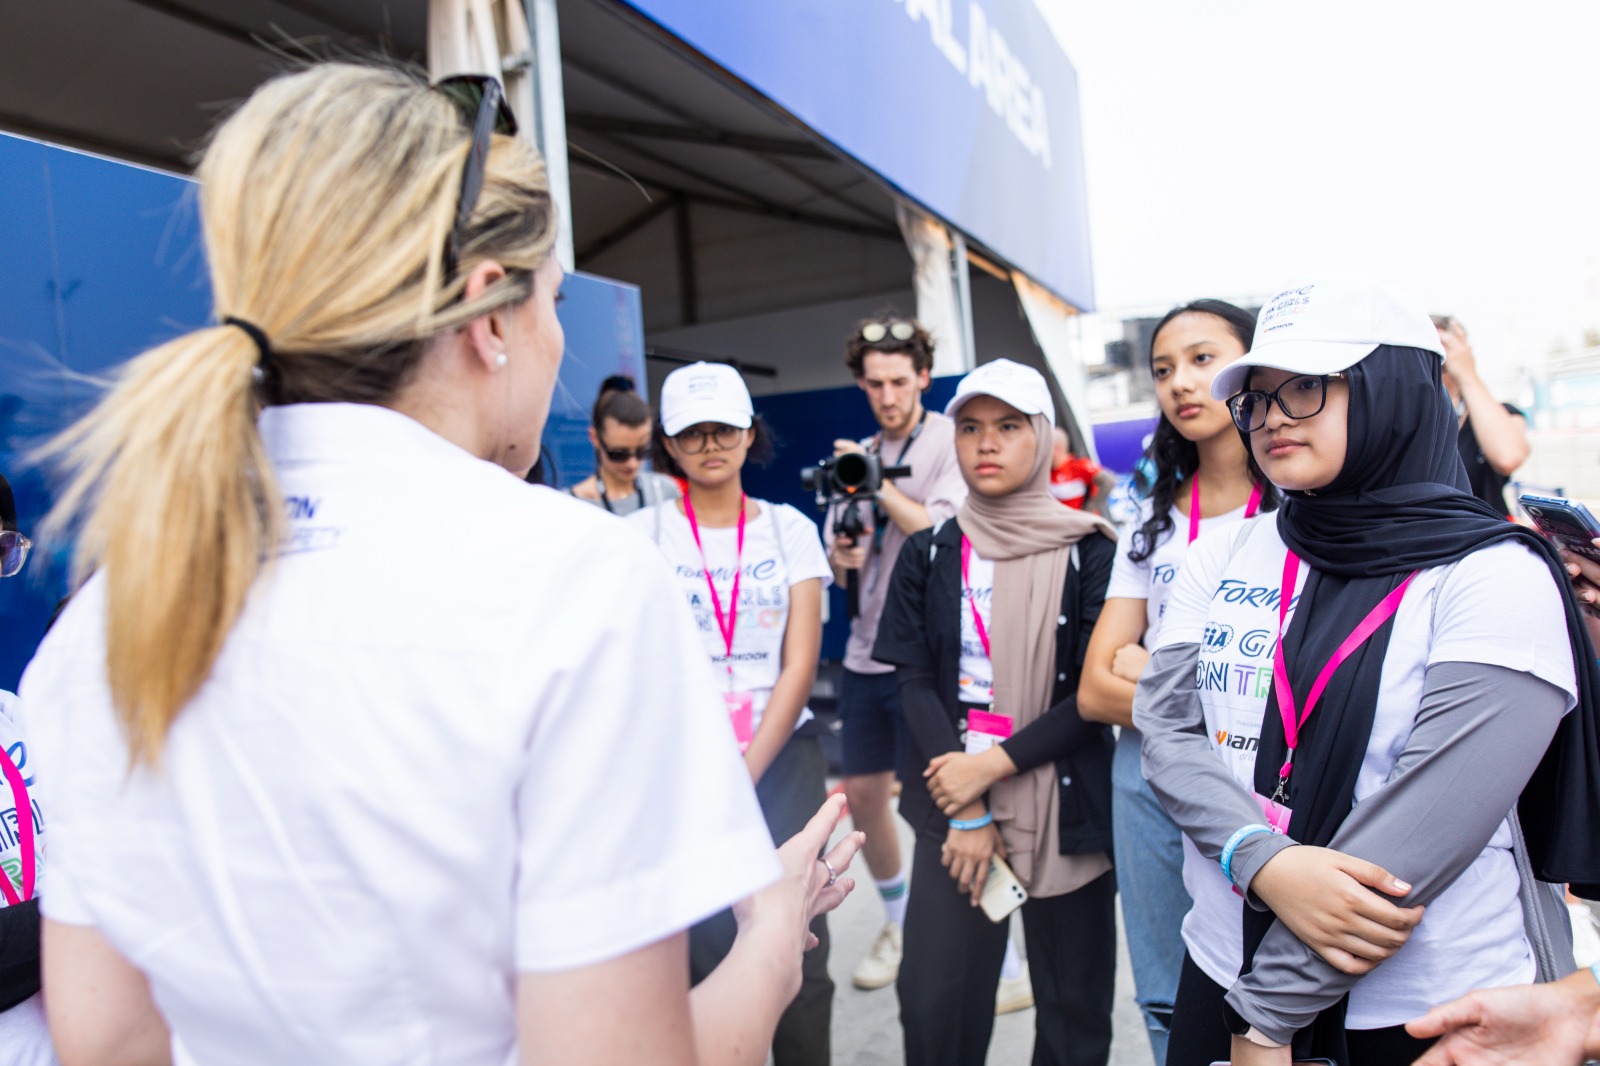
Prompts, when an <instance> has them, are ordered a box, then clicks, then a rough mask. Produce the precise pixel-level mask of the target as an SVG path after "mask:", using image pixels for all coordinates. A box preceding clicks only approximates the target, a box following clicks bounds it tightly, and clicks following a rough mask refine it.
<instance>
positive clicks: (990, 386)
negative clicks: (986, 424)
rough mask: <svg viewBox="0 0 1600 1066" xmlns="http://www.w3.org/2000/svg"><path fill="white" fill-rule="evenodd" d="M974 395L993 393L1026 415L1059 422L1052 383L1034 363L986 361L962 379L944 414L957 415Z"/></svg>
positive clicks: (1003, 360) (991, 394)
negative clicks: (1026, 364) (1033, 365)
mask: <svg viewBox="0 0 1600 1066" xmlns="http://www.w3.org/2000/svg"><path fill="white" fill-rule="evenodd" d="M974 396H993V397H994V398H995V399H997V400H1000V401H1002V402H1004V403H1008V404H1010V405H1011V406H1012V407H1015V408H1016V409H1017V410H1019V411H1021V412H1022V413H1023V414H1025V415H1044V416H1045V418H1047V419H1049V420H1050V424H1051V425H1052V426H1053V425H1055V424H1056V404H1055V400H1053V399H1051V397H1050V386H1049V385H1047V384H1045V380H1044V375H1043V374H1041V373H1039V372H1038V371H1037V370H1035V369H1034V368H1033V367H1031V366H1023V365H1022V364H1021V363H1014V362H1012V361H1011V360H1010V359H996V360H995V361H994V362H992V363H984V364H983V365H982V366H980V367H979V368H978V369H976V370H974V371H973V372H972V373H970V374H968V375H967V376H966V377H964V378H962V379H961V383H960V384H959V385H957V386H956V394H955V395H954V396H953V397H951V399H950V402H949V403H947V404H945V407H944V413H945V414H947V415H949V416H950V417H952V418H954V417H955V413H956V412H957V411H959V410H961V405H962V404H964V403H966V402H967V401H968V400H970V399H972V398H973V397H974Z"/></svg>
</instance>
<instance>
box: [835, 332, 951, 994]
mask: <svg viewBox="0 0 1600 1066" xmlns="http://www.w3.org/2000/svg"><path fill="white" fill-rule="evenodd" d="M844 361H845V365H846V366H848V367H849V368H850V372H851V373H852V374H853V375H855V379H856V384H857V385H858V386H859V387H860V388H861V391H862V392H864V393H866V394H867V403H868V404H869V405H870V406H871V407H872V416H873V418H874V419H876V420H877V423H878V432H877V433H876V434H874V435H873V436H871V437H869V438H867V439H866V440H863V441H859V442H858V441H853V440H837V441H834V455H835V456H836V457H837V456H840V455H845V454H847V453H850V452H865V453H868V454H873V455H876V456H877V457H878V459H879V461H880V462H881V463H882V465H883V466H884V467H910V468H911V469H910V473H908V474H905V475H903V476H900V477H897V478H893V479H890V478H885V479H884V481H883V484H882V486H881V487H880V488H879V490H878V493H877V496H876V498H875V499H874V500H873V501H870V502H871V506H867V505H866V504H863V505H861V506H860V507H859V508H858V510H859V511H860V512H863V513H862V514H861V518H862V520H863V524H864V526H865V529H864V531H863V532H862V534H861V535H860V536H858V537H851V536H848V535H845V534H835V532H834V526H835V522H836V521H837V520H838V518H839V517H840V513H839V512H840V510H841V508H840V507H839V506H835V508H834V509H833V510H831V511H830V512H829V514H828V519H827V522H826V523H825V525H824V530H825V534H826V538H827V540H828V560H829V562H831V563H832V564H833V568H834V571H835V576H836V577H837V578H838V580H839V582H840V584H841V585H846V586H847V587H848V585H849V583H850V581H851V580H853V581H854V582H855V587H856V589H857V593H856V596H855V597H852V598H853V599H854V600H855V602H857V603H858V605H859V610H858V613H857V614H856V615H855V616H854V617H852V618H851V621H850V642H849V645H848V646H847V648H846V650H845V657H844V674H843V677H842V679H841V680H840V687H839V719H840V726H841V736H840V745H841V747H842V749H843V759H842V762H843V770H844V791H845V797H846V798H847V799H848V800H849V803H850V816H851V818H852V819H853V820H854V821H855V826H856V828H857V829H859V830H861V831H862V832H864V833H866V835H867V843H866V846H865V847H864V848H863V849H862V852H863V854H864V855H865V856H866V859H867V867H868V868H869V869H870V870H871V871H872V876H873V879H874V880H875V881H876V882H877V885H878V895H879V896H880V897H881V898H882V900H883V905H884V911H885V916H886V918H887V921H886V922H885V924H884V927H883V930H882V931H881V932H880V933H879V934H878V938H877V940H876V941H875V942H874V943H873V946H872V950H871V951H870V952H869V953H868V954H867V957H866V958H864V959H862V960H861V962H860V964H859V965H857V966H856V969H855V972H854V974H853V975H852V982H853V983H854V984H855V986H856V987H857V988H867V989H871V988H883V987H885V986H887V985H890V984H893V983H894V980H895V978H896V976H898V974H899V972H900V945H901V927H902V925H903V924H904V921H905V913H906V873H905V868H904V866H903V865H902V860H901V855H900V838H899V836H898V835H897V834H896V832H895V825H894V817H893V815H892V813H891V812H890V810H889V798H890V792H891V790H892V788H893V784H894V776H895V772H896V771H897V770H900V771H901V772H903V773H920V772H921V771H922V767H920V766H917V767H909V766H908V767H902V765H901V760H902V759H903V757H904V755H905V753H906V751H907V742H906V727H905V722H904V720H903V719H902V718H901V716H900V693H899V690H898V689H897V688H896V686H895V678H894V667H892V666H888V665H886V664H884V663H880V662H876V661H875V660H874V659H873V658H872V645H873V643H874V642H875V641H876V640H877V637H878V619H879V618H880V617H881V616H882V614H883V601H884V597H885V596H886V595H887V593H888V591H889V575H890V574H891V573H893V571H894V564H895V560H896V559H897V558H899V555H900V549H901V547H902V546H903V545H904V544H905V542H906V538H907V537H909V536H910V535H911V534H913V533H915V532H917V531H918V530H920V529H926V528H927V527H929V526H931V525H933V524H935V523H936V522H942V521H944V520H945V519H947V518H951V517H953V516H954V515H955V513H956V510H957V509H958V508H959V507H960V506H961V503H962V501H963V500H964V499H965V498H966V495H967V486H966V482H964V481H963V480H962V479H961V470H960V468H959V467H958V466H957V465H956V451H955V424H954V423H953V422H952V421H951V420H950V419H948V418H946V417H945V416H944V415H942V414H939V413H937V412H934V411H929V410H927V409H926V408H924V407H923V406H922V394H923V392H924V391H925V390H926V389H927V388H928V383H929V378H930V375H931V373H932V370H933V338H932V337H930V336H929V335H928V331H927V330H925V329H923V328H922V327H921V326H920V325H918V324H917V323H916V322H913V321H911V320H910V319H904V318H894V317H886V318H884V319H881V320H868V321H866V322H862V323H861V324H860V325H859V326H858V327H857V328H856V330H855V333H854V334H853V335H852V336H851V338H850V340H849V341H848V342H847V343H846V345H845V356H844ZM852 572H853V573H852Z"/></svg>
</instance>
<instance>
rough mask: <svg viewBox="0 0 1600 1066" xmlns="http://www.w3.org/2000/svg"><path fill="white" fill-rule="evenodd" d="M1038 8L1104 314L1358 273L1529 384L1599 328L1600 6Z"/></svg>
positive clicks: (1227, 3)
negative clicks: (1447, 321) (1050, 36)
mask: <svg viewBox="0 0 1600 1066" xmlns="http://www.w3.org/2000/svg"><path fill="white" fill-rule="evenodd" d="M1037 3H1038V5H1039V7H1040V8H1041V9H1042V10H1043V11H1044V14H1045V16H1046V18H1047V19H1048V20H1049V21H1050V23H1051V25H1052V27H1053V28H1054V30H1055V32H1056V35H1057V36H1058V37H1059V38H1060V40H1061V42H1062V44H1063V46H1064V47H1065V49H1066V51H1067V54H1068V56H1069V58H1070V59H1071V60H1072V62H1073V65H1074V66H1075V67H1076V69H1077V73H1078V88H1079V94H1080V109H1081V115H1082V121H1083V131H1084V132H1083V135H1084V157H1085V169H1086V172H1087V184H1088V195H1089V219H1090V239H1091V241H1092V244H1093V254H1094V268H1095V285H1096V289H1097V296H1098V300H1099V305H1100V308H1101V309H1102V310H1104V311H1110V312H1115V311H1118V310H1123V309H1130V310H1151V309H1156V310H1164V309H1165V308H1167V307H1170V306H1172V305H1174V304H1178V303H1182V302H1186V301H1188V300H1191V299H1195V298H1197V297H1201V296H1220V297H1224V298H1228V297H1234V298H1240V299H1243V298H1248V297H1256V298H1259V297H1261V296H1264V295H1266V294H1267V293H1269V292H1270V291H1271V290H1273V289H1275V288H1277V287H1280V286H1281V285H1283V284H1285V283H1287V282H1289V281H1293V280H1294V279H1296V278H1302V277H1303V278H1307V279H1309V278H1310V277H1312V276H1313V275H1315V274H1317V273H1318V272H1319V271H1327V270H1336V271H1360V272H1364V273H1368V274H1372V275H1375V276H1377V277H1379V278H1381V279H1384V280H1386V281H1388V282H1390V283H1391V284H1395V285H1397V286H1398V287H1400V288H1402V289H1404V290H1405V291H1407V292H1409V293H1410V294H1412V296H1413V297H1414V298H1415V299H1417V300H1418V301H1420V302H1423V303H1426V304H1427V305H1428V308H1429V310H1430V311H1433V312H1436V313H1446V314H1452V315H1455V316H1457V317H1458V318H1459V319H1460V320H1461V321H1462V323H1463V324H1464V325H1465V327H1466V328H1467V329H1468V331H1469V333H1470V335H1471V340H1472V343H1473V348H1474V351H1475V352H1476V354H1477V356H1478V359H1479V362H1480V364H1481V365H1482V368H1483V373H1484V376H1485V377H1486V378H1488V379H1489V380H1490V382H1491V385H1496V384H1498V385H1499V386H1500V391H1505V392H1507V393H1508V394H1509V393H1510V392H1511V391H1513V386H1514V383H1515V382H1516V381H1517V378H1518V372H1519V368H1524V367H1537V366H1539V365H1540V364H1542V362H1543V361H1544V359H1545V357H1546V354H1547V353H1548V352H1550V351H1551V350H1552V349H1554V348H1558V347H1566V348H1568V349H1577V348H1579V347H1581V346H1582V345H1583V336H1584V332H1585V331H1586V330H1596V331H1600V3H1595V2H1592V0H1567V2H1560V3H1557V2H1550V0H1524V2H1519V3H1516V4H1511V3H1488V2H1484V0H1453V2H1439V0H1387V2H1382V0H1341V2H1326V0H1317V2H1292V0H1273V2H1269V0H1037Z"/></svg>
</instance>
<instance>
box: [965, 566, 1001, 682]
mask: <svg viewBox="0 0 1600 1066" xmlns="http://www.w3.org/2000/svg"><path fill="white" fill-rule="evenodd" d="M974 604H976V605H977V608H978V614H979V616H980V617H982V618H983V626H984V629H985V631H988V632H992V630H990V625H991V623H990V613H989V612H990V611H991V610H992V609H993V607H994V563H993V562H991V561H990V560H988V559H985V558H984V557H983V556H981V555H979V554H978V553H977V551H973V553H972V555H971V557H970V558H969V559H968V562H967V576H966V578H965V579H964V580H963V581H962V585H961V663H960V670H961V686H960V699H961V702H963V703H978V704H982V705H983V706H985V707H987V706H989V705H991V704H992V703H994V664H993V663H992V662H990V660H989V653H988V652H986V651H984V650H983V638H982V637H981V636H979V634H978V626H977V623H976V622H974V621H973V618H972V608H973V605H974Z"/></svg>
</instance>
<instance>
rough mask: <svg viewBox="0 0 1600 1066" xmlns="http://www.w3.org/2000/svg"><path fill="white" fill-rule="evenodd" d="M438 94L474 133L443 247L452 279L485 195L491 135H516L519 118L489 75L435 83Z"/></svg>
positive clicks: (454, 77) (463, 76)
mask: <svg viewBox="0 0 1600 1066" xmlns="http://www.w3.org/2000/svg"><path fill="white" fill-rule="evenodd" d="M433 89H434V91H435V92H437V93H439V94H440V95H442V96H443V97H444V98H445V99H447V100H449V101H450V102H451V103H453V104H455V105H456V109H457V110H459V111H460V112H461V117H462V119H463V120H464V121H465V122H466V123H467V125H468V128H469V129H470V130H471V131H472V149H471V151H470V152H468V153H467V165H466V166H465V167H463V168H462V170H461V192H460V194H459V195H458V196H457V197H456V221H455V225H454V226H452V227H451V228H450V236H449V238H448V239H447V240H446V241H445V245H444V276H445V278H446V279H449V278H451V277H453V276H454V275H455V272H456V268H457V267H458V266H460V265H461V246H462V243H463V242H464V241H465V240H466V235H467V223H469V222H471V221H472V212H473V210H474V209H475V208H476V207H477V206H478V197H479V196H481V195H482V194H483V177H484V171H485V168H486V167H487V165H488V162H489V141H490V136H491V134H495V133H503V134H505V135H506V136H507V137H510V136H513V135H514V134H515V133H516V132H517V116H515V115H513V114H512V113H511V106H510V105H509V104H507V103H506V94H505V90H503V89H502V88H500V82H499V80H498V79H496V78H492V77H490V76H489V75H487V74H456V75H454V76H452V77H449V78H444V79H442V80H440V81H438V82H435V83H434V86H433Z"/></svg>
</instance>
